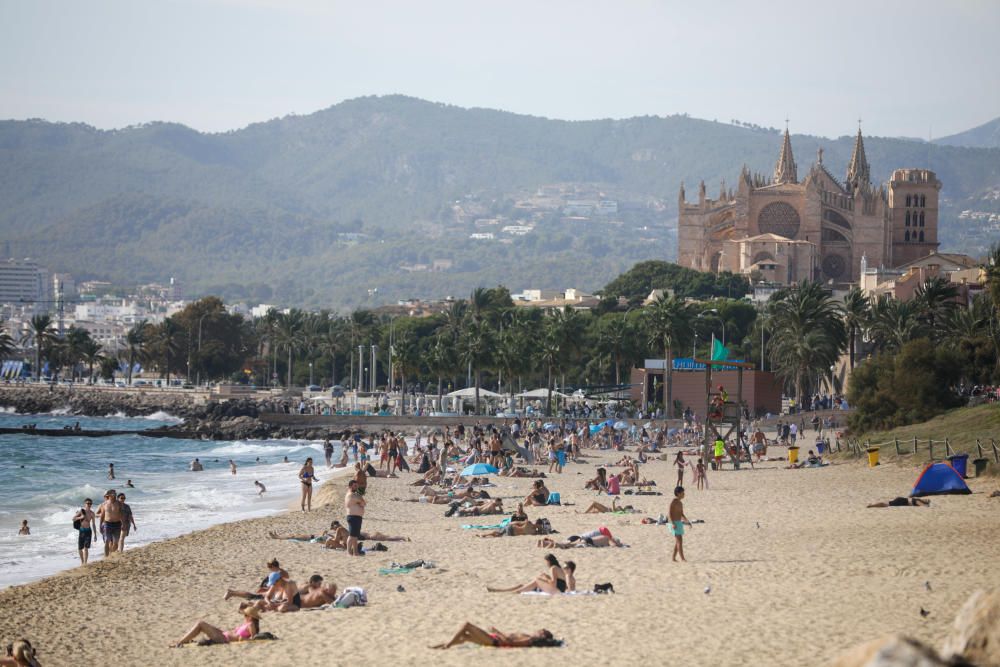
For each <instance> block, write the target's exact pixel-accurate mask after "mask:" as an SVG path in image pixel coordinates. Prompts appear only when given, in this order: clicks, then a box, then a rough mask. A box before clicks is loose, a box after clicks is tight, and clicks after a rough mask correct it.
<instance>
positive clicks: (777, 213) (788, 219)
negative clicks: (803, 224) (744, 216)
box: [757, 201, 800, 239]
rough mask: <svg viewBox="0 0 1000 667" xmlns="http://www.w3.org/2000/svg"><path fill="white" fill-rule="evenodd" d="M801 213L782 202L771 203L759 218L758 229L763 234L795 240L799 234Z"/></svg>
mask: <svg viewBox="0 0 1000 667" xmlns="http://www.w3.org/2000/svg"><path fill="white" fill-rule="evenodd" d="M799 224H800V221H799V213H798V211H796V210H795V208H794V207H792V206H791V205H789V204H786V203H785V202H782V201H776V202H771V203H770V204H768V205H767V206H765V207H764V208H763V209H761V211H760V215H758V216H757V228H758V229H760V233H761V234H777V235H778V236H784V237H785V238H786V239H794V238H795V235H796V234H798V233H799Z"/></svg>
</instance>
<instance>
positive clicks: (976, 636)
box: [941, 590, 1000, 667]
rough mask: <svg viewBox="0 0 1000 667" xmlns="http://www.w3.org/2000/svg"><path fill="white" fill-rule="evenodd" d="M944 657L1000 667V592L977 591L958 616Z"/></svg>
mask: <svg viewBox="0 0 1000 667" xmlns="http://www.w3.org/2000/svg"><path fill="white" fill-rule="evenodd" d="M941 654H942V655H943V656H945V657H946V658H948V657H953V656H961V657H963V658H965V659H966V660H968V661H969V662H971V663H973V664H975V665H979V666H980V667H1000V591H996V590H994V591H990V592H986V591H976V592H975V593H973V594H972V596H971V597H970V598H969V599H968V600H967V601H966V602H965V604H964V605H962V608H961V609H959V610H958V614H957V615H956V616H955V624H954V626H953V627H952V630H951V634H950V635H948V638H947V639H946V640H945V642H944V644H943V645H942V647H941Z"/></svg>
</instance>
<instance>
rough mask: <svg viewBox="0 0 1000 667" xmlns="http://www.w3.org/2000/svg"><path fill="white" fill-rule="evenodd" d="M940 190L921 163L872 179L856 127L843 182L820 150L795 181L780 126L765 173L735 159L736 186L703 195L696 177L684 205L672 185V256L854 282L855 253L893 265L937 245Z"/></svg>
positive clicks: (716, 266) (776, 278) (718, 267)
mask: <svg viewBox="0 0 1000 667" xmlns="http://www.w3.org/2000/svg"><path fill="white" fill-rule="evenodd" d="M940 189H941V183H940V181H938V179H937V177H936V176H935V175H934V172H931V171H928V170H926V169H897V170H896V171H894V172H893V174H892V178H891V180H890V181H889V182H888V183H887V184H885V185H883V186H881V187H878V188H876V187H875V186H873V185H872V183H871V176H870V168H869V165H868V160H867V157H866V156H865V147H864V140H863V138H862V136H861V130H860V129H859V130H858V135H857V138H856V139H855V143H854V152H853V154H852V156H851V161H850V164H849V165H848V168H847V174H846V178H845V179H844V182H843V183H841V182H840V181H838V180H837V179H836V178H835V177H834V176H833V175H832V174H831V173H830V172H829V171H828V170H827V169H826V167H824V166H823V151H822V150H820V151H819V154H818V155H817V159H816V162H815V163H814V164H813V165H812V167H811V168H810V169H809V172H808V173H807V174H806V176H805V179H804V180H802V181H801V182H800V181H799V178H798V166H797V165H796V163H795V158H794V155H793V153H792V143H791V137H790V135H789V134H788V130H787V129H786V130H785V135H784V138H783V141H782V146H781V152H780V154H779V157H778V162H777V165H776V166H775V169H774V174H773V175H772V176H771V177H765V176H763V175H761V174H757V173H751V172H750V171H749V170H748V169H747V168H746V167H745V166H744V167H743V170H742V172H741V173H740V177H739V183H738V186H737V188H736V190H735V191H733V190H732V189H729V190H727V189H726V187H725V184H723V186H722V188H721V190H720V192H719V196H718V198H716V199H711V198H709V197H708V196H707V195H706V192H705V183H704V182H702V183H701V184H700V186H699V188H698V201H697V203H690V204H689V203H688V202H687V200H686V197H685V192H684V186H683V184H682V185H681V188H680V196H679V198H678V211H679V221H678V233H677V236H678V258H679V259H678V263H679V264H681V265H683V266H687V267H689V268H693V269H696V270H699V271H712V272H717V271H732V272H733V273H745V274H750V273H753V272H758V273H759V275H760V276H761V278H762V279H764V280H768V281H773V282H779V283H792V282H797V281H799V280H803V279H806V278H811V279H814V280H821V281H823V282H833V283H835V284H847V283H854V282H857V281H858V280H859V278H860V276H861V260H862V258H863V257H864V258H866V260H867V265H868V266H887V267H894V266H899V265H901V264H904V263H907V262H910V261H913V260H914V259H917V258H919V257H923V256H924V255H927V254H929V253H931V252H934V251H936V250H937V246H938V241H937V224H938V191H939V190H940Z"/></svg>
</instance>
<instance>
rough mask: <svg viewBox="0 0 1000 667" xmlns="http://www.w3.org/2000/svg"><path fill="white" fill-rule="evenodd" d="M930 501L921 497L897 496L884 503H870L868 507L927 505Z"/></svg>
mask: <svg viewBox="0 0 1000 667" xmlns="http://www.w3.org/2000/svg"><path fill="white" fill-rule="evenodd" d="M930 504H931V501H929V500H925V499H923V498H903V497H902V496H897V497H896V498H893V499H892V500H890V501H889V502H886V503H872V504H871V505H868V507H927V506H928V505H930Z"/></svg>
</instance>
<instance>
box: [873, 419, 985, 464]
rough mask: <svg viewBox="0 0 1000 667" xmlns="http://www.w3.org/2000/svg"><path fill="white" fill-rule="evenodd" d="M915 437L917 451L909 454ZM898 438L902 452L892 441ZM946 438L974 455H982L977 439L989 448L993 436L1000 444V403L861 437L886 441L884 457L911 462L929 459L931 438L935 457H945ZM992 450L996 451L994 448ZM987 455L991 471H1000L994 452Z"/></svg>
mask: <svg viewBox="0 0 1000 667" xmlns="http://www.w3.org/2000/svg"><path fill="white" fill-rule="evenodd" d="M914 438H916V439H917V453H916V455H913V454H905V452H912V451H913V439H914ZM895 439H898V440H899V442H900V450H901V452H904V454H903V455H902V456H896V451H895V447H894V446H893V444H892V443H893V441H894V440H895ZM945 439H947V440H948V444H949V445H951V447H952V449H953V450H955V452H957V453H966V454H969V455H970V458H976V457H978V456H979V450H978V449H977V448H976V441H977V440H978V441H981V442H982V443H983V446H984V447H986V448H989V447H990V442H991V439H995V440H996V442H997V444H998V446H1000V404H997V403H991V404H985V405H978V406H976V407H972V408H958V409H956V410H950V411H949V412H946V413H945V414H943V415H939V416H937V417H935V418H933V419H930V420H928V421H925V422H921V423H919V424H910V425H909V426H901V427H899V428H897V429H893V430H892V431H879V432H873V433H865V434H864V435H862V436H861V437H860V440H861V442H862V443H865V442H871V443H872V444H873V445H876V444H878V445H882V447H881V448H880V450H879V457H880V459H881V460H885V461H895V462H899V463H902V464H907V465H910V464H920V463H926V462H927V461H928V460H929V457H928V445H927V441H928V440H934V441H935V453H934V456H935V458H943V457H944V452H945V445H944V440H945ZM938 441H940V442H938ZM886 443H888V444H886ZM990 452H992V450H991V449H990ZM986 456H987V457H988V458H989V459H990V461H991V463H990V466H989V470H990V472H991V474H994V475H996V474H1000V464H997V463H996V462H995V461H993V454H992V453H989V454H987V455H986ZM970 470H971V467H970Z"/></svg>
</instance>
